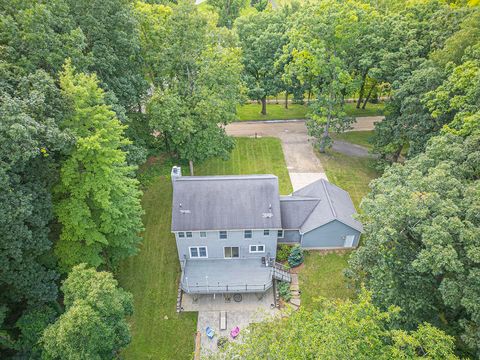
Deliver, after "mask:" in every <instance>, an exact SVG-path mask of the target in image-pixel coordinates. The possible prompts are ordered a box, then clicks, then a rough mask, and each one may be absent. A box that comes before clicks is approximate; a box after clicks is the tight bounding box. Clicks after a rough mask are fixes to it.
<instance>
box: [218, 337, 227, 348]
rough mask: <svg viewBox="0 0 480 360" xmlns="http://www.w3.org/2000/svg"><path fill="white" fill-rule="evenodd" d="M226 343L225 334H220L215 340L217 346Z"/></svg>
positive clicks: (222, 345)
mask: <svg viewBox="0 0 480 360" xmlns="http://www.w3.org/2000/svg"><path fill="white" fill-rule="evenodd" d="M226 343H228V338H227V337H226V336H220V337H219V338H218V340H217V346H218V347H219V348H221V347H224V346H225V344H226Z"/></svg>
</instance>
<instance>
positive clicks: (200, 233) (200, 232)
mask: <svg viewBox="0 0 480 360" xmlns="http://www.w3.org/2000/svg"><path fill="white" fill-rule="evenodd" d="M202 233H204V234H205V236H202ZM198 236H199V237H201V238H202V239H205V238H206V237H207V232H206V231H199V235H198Z"/></svg>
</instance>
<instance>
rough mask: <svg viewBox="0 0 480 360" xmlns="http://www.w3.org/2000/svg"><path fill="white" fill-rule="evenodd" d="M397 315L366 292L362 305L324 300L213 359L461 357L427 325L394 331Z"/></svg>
mask: <svg viewBox="0 0 480 360" xmlns="http://www.w3.org/2000/svg"><path fill="white" fill-rule="evenodd" d="M398 311H399V309H398V308H394V307H392V308H390V309H388V310H387V311H385V312H383V311H380V310H379V309H378V308H377V307H375V306H374V305H372V302H371V295H370V294H369V293H368V292H362V293H361V295H360V299H359V300H358V302H352V301H350V300H346V301H331V300H330V301H328V300H326V299H321V300H320V302H319V304H318V306H317V307H316V308H315V309H314V310H313V311H309V310H304V309H301V310H299V311H297V312H294V313H292V314H290V316H289V317H286V318H282V319H274V320H267V321H264V322H261V323H258V324H255V326H251V327H250V328H249V329H248V330H249V331H245V332H244V335H243V337H242V343H236V342H230V343H228V345H226V347H225V349H224V350H223V351H221V352H220V353H219V354H218V355H212V356H211V358H214V359H215V358H218V359H224V358H228V359H234V358H241V359H246V360H249V359H267V358H268V359H272V360H273V359H292V360H294V359H422V358H426V359H438V360H440V359H457V357H456V356H455V355H454V353H453V347H454V346H453V344H454V343H453V338H452V337H450V336H448V335H446V334H445V333H444V332H442V331H441V330H439V329H437V328H435V327H433V326H431V325H429V324H422V325H420V326H419V327H418V329H417V330H416V331H411V332H407V331H402V330H391V329H390V327H391V323H392V321H393V320H394V319H395V318H396V317H397V315H398Z"/></svg>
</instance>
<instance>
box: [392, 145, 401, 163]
mask: <svg viewBox="0 0 480 360" xmlns="http://www.w3.org/2000/svg"><path fill="white" fill-rule="evenodd" d="M402 149H403V145H400V146H399V147H398V149H397V151H395V153H394V154H393V156H392V161H393V162H394V163H396V162H398V158H399V157H400V154H401V153H402Z"/></svg>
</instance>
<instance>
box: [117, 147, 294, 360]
mask: <svg viewBox="0 0 480 360" xmlns="http://www.w3.org/2000/svg"><path fill="white" fill-rule="evenodd" d="M236 141H237V143H236V147H235V149H234V150H233V152H232V154H231V157H230V159H229V160H227V161H225V160H221V159H213V160H210V161H208V162H206V163H204V164H202V165H199V166H197V167H196V168H195V173H196V174H197V175H221V174H225V175H227V174H233V175H235V174H274V175H277V176H278V178H279V183H280V192H281V193H283V194H288V193H290V192H291V191H292V185H291V184H290V178H289V176H288V171H287V168H286V165H285V159H284V157H283V152H282V147H281V144H280V140H279V139H276V138H261V139H250V138H237V139H236ZM170 161H171V160H168V159H163V160H160V162H157V163H155V162H152V163H151V166H152V167H154V168H151V169H149V170H151V171H150V173H151V174H153V178H151V179H149V181H148V188H147V189H146V190H145V193H144V196H143V200H142V205H143V208H144V210H145V216H144V225H145V232H144V234H143V237H144V239H143V243H142V245H141V248H140V252H139V254H138V255H136V256H134V257H131V258H129V259H128V260H126V261H125V262H124V263H123V264H122V266H121V268H120V270H119V281H120V284H121V286H123V287H124V288H125V289H126V290H128V291H130V292H131V293H132V294H133V297H134V304H135V311H134V315H133V316H132V318H131V319H130V323H131V326H132V336H133V339H132V343H131V344H130V346H129V347H128V348H127V349H126V350H125V351H124V352H123V353H122V356H123V357H124V358H125V359H132V360H133V359H135V360H136V359H161V360H163V359H191V358H192V353H193V351H194V335H195V332H196V326H197V325H196V324H197V313H180V314H177V313H176V309H175V305H176V298H177V289H178V281H179V278H180V265H179V263H178V254H177V249H176V245H175V238H174V236H173V235H172V234H171V233H170V221H171V207H172V203H171V202H172V186H171V181H170V177H169V176H167V175H166V174H167V173H168V172H169V170H170V169H169V167H167V166H165V163H166V162H167V163H168V162H170ZM183 170H184V172H185V175H187V173H186V171H188V169H187V168H184V169H183ZM144 171H148V170H147V169H144ZM239 196H241V194H239Z"/></svg>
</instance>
